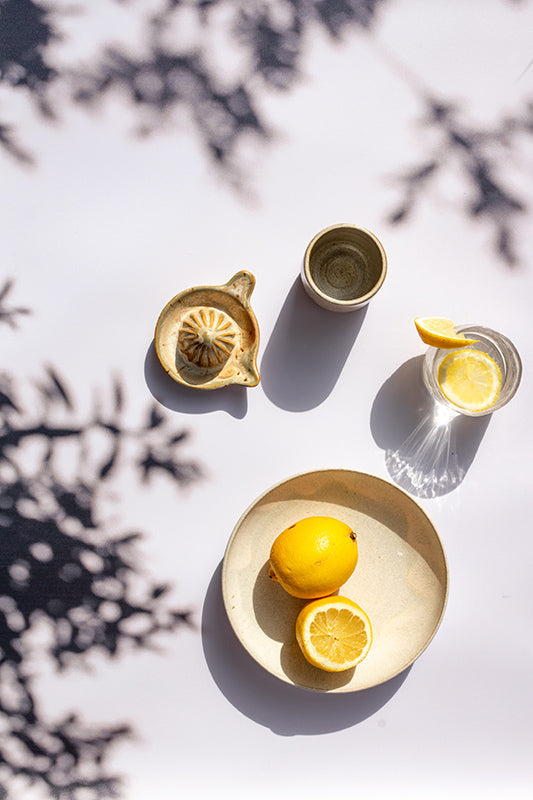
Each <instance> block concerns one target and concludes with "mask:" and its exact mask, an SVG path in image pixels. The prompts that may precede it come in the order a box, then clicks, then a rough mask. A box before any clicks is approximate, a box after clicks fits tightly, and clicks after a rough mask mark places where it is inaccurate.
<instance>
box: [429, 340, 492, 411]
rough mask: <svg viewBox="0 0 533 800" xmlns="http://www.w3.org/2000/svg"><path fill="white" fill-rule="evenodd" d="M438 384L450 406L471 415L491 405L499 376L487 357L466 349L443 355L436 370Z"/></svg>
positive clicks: (477, 351)
mask: <svg viewBox="0 0 533 800" xmlns="http://www.w3.org/2000/svg"><path fill="white" fill-rule="evenodd" d="M438 383H439V387H440V390H441V392H442V394H443V395H444V397H446V398H447V399H448V400H449V401H450V402H451V403H453V404H454V405H456V406H458V407H459V408H462V409H464V410H466V411H471V412H474V413H475V412H479V411H486V410H487V408H490V407H491V406H492V405H494V403H495V402H496V400H497V399H498V395H499V393H500V389H501V386H502V374H501V372H500V368H499V366H498V365H497V363H496V362H495V361H494V359H493V358H492V357H491V356H489V355H487V353H483V352H482V351H481V350H474V349H473V348H470V347H468V348H466V349H464V350H456V351H454V352H453V353H450V354H449V355H447V356H446V358H445V359H444V360H443V362H442V363H441V365H440V367H439V372H438Z"/></svg>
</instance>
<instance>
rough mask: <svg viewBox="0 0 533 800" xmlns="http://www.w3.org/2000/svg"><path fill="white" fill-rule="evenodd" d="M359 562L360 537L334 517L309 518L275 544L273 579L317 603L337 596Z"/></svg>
mask: <svg viewBox="0 0 533 800" xmlns="http://www.w3.org/2000/svg"><path fill="white" fill-rule="evenodd" d="M357 560H358V548H357V536H356V534H355V533H354V531H353V530H352V529H351V528H350V526H349V525H347V524H346V523H345V522H341V520H338V519H335V518H334V517H326V516H314V517H306V518H305V519H301V520H299V521H298V522H296V523H295V524H294V525H290V526H289V527H288V528H286V529H285V530H284V531H282V532H281V533H280V534H279V535H278V536H277V537H276V539H275V540H274V543H273V544H272V548H271V550H270V572H269V577H270V578H271V579H272V580H275V581H278V582H279V583H280V584H281V586H282V587H283V588H284V589H285V591H286V592H288V593H289V594H290V595H292V596H293V597H300V598H303V599H308V600H310V599H313V598H316V597H324V596H326V595H329V594H333V592H336V591H337V590H338V589H339V588H340V587H341V586H342V585H343V584H344V583H346V581H347V580H348V578H349V577H350V575H351V574H352V572H353V571H354V569H355V567H356V565H357Z"/></svg>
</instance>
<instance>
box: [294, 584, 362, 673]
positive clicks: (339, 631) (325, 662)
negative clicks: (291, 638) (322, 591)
mask: <svg viewBox="0 0 533 800" xmlns="http://www.w3.org/2000/svg"><path fill="white" fill-rule="evenodd" d="M372 639H373V634H372V625H371V623H370V619H369V617H368V615H367V613H366V612H365V611H363V609H362V608H361V606H359V605H358V604H357V603H355V602H354V601H353V600H350V599H349V598H348V597H342V596H336V597H323V598H320V599H318V600H313V601H312V602H311V603H308V604H307V605H305V606H304V607H303V608H302V610H301V611H300V613H299V614H298V618H297V620H296V640H297V642H298V644H299V646H300V649H301V651H302V654H303V656H304V658H305V659H306V660H307V661H309V663H310V664H312V665H313V666H315V667H318V668H319V669H323V670H325V671H326V672H342V671H344V670H346V669H351V668H353V667H355V666H357V664H360V663H361V661H362V660H363V659H364V658H366V656H367V655H368V651H369V650H370V646H371V644H372Z"/></svg>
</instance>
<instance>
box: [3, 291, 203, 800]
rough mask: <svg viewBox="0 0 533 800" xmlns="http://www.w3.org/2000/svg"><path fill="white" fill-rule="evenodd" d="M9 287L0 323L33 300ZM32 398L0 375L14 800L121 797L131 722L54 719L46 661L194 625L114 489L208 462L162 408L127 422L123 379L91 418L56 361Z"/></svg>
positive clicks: (182, 479) (8, 738) (127, 649)
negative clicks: (128, 478)
mask: <svg viewBox="0 0 533 800" xmlns="http://www.w3.org/2000/svg"><path fill="white" fill-rule="evenodd" d="M8 285H9V286H10V285H11V284H8ZM6 294H7V293H6V292H5V291H4V292H3V293H1V294H0V321H4V322H5V323H7V324H14V319H15V318H16V316H17V314H18V313H23V312H25V311H26V310H25V309H7V308H6V305H5V297H6ZM31 395H32V396H31V397H30V398H29V399H27V398H26V392H25V391H23V389H22V386H21V381H20V380H19V379H15V378H14V377H13V376H12V375H9V374H7V373H2V374H1V375H0V721H1V725H2V732H3V737H2V743H1V744H0V775H1V776H2V778H3V782H4V788H3V790H2V791H3V793H2V797H3V798H6V800H9V798H11V797H13V798H16V797H17V794H16V792H17V789H16V787H18V786H20V785H26V786H29V785H35V784H39V785H40V786H41V787H42V788H44V789H45V790H46V791H47V793H48V794H49V796H50V797H51V798H54V800H77V799H78V798H81V797H82V796H83V798H84V799H85V798H87V800H102V798H107V797H109V798H111V797H113V798H114V797H118V796H119V795H120V786H121V781H120V779H119V778H118V777H117V776H115V775H113V774H111V773H110V771H109V769H108V767H107V760H108V758H109V754H110V750H111V747H112V745H113V744H114V743H115V742H117V741H119V740H120V739H122V738H124V737H125V736H128V735H129V734H130V733H131V728H130V726H129V725H128V724H126V723H123V722H120V723H117V724H116V725H112V726H105V727H104V726H94V725H88V724H87V723H86V722H84V721H83V720H82V719H81V717H80V716H79V714H77V713H75V712H73V713H69V714H67V715H66V716H65V717H64V718H62V719H59V720H50V719H49V718H48V716H47V715H45V713H44V712H43V710H42V708H41V704H40V701H39V696H38V692H37V690H36V682H35V678H36V677H37V672H38V664H39V662H42V661H43V660H46V661H48V662H49V663H52V664H53V665H55V668H56V669H57V670H58V671H64V670H66V669H68V668H69V667H71V666H72V665H74V664H76V663H80V662H83V661H84V660H86V659H87V658H88V656H89V655H90V654H91V653H93V652H98V653H101V654H103V655H105V656H107V657H109V658H111V659H113V660H117V659H119V658H120V657H121V656H122V655H126V654H128V653H131V652H132V651H135V650H138V649H147V648H151V649H154V648H156V647H157V643H158V641H159V638H160V636H161V635H163V634H172V633H174V632H175V631H176V630H177V629H178V628H180V627H182V626H184V625H187V626H191V625H193V620H192V615H191V611H190V610H187V609H180V608H176V607H174V606H173V604H172V602H171V600H170V593H171V585H170V584H168V583H165V582H158V581H154V579H153V578H151V577H150V576H149V575H147V574H146V573H145V571H144V570H143V569H142V567H141V556H140V552H139V545H140V543H141V540H142V539H143V534H142V533H141V532H139V531H138V530H125V531H122V532H117V531H116V522H114V521H113V522H111V520H110V516H109V511H107V512H106V496H107V494H108V493H109V489H110V487H111V486H112V485H113V481H114V479H115V478H117V477H118V476H121V475H123V473H124V470H125V469H127V468H128V467H130V466H132V467H133V470H134V473H135V474H136V475H137V478H138V480H139V481H140V483H141V484H147V483H149V482H150V481H151V480H152V479H153V478H155V477H157V476H159V475H165V476H166V477H167V478H170V479H171V480H172V482H174V483H175V484H176V485H178V486H185V485H189V484H190V483H192V482H194V481H196V480H198V479H199V478H200V476H201V470H200V467H199V466H198V465H197V464H196V463H194V462H191V461H188V460H185V459H182V458H181V457H180V447H181V445H182V443H183V442H184V440H185V438H186V435H187V434H186V432H185V431H176V430H174V428H173V426H172V425H171V424H169V421H168V419H167V417H166V416H165V415H164V414H163V413H162V412H161V410H160V408H159V406H158V404H156V403H153V404H152V405H151V406H149V408H148V409H147V410H146V414H145V417H144V419H142V420H141V421H140V423H139V424H138V425H136V426H134V427H131V426H128V425H126V424H125V422H124V417H125V405H126V399H125V390H124V387H123V385H122V383H121V381H120V380H118V379H115V380H114V381H113V382H112V386H111V391H110V393H109V397H108V398H107V400H106V401H105V402H103V401H101V400H99V401H98V402H96V403H95V405H94V408H93V410H92V413H90V414H89V415H87V416H85V417H84V418H80V414H79V413H78V412H77V410H76V402H75V398H74V396H73V394H72V392H71V390H70V388H69V387H68V386H67V384H66V382H65V381H64V379H63V378H62V376H60V375H59V374H58V373H57V371H56V370H55V369H54V368H53V367H50V366H49V367H47V368H45V369H44V374H43V375H42V376H40V377H39V378H38V379H37V380H35V381H34V382H33V387H32V393H31ZM65 455H67V456H69V457H68V458H67V462H68V468H65V463H66V462H65ZM37 632H39V635H37V636H36V633H37ZM21 781H22V784H21ZM11 792H13V795H12V794H11ZM18 796H20V795H18Z"/></svg>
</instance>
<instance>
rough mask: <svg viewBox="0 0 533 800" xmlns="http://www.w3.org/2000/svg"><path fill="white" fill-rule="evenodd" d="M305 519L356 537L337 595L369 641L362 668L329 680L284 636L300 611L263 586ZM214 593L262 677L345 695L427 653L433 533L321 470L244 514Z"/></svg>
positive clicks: (406, 505) (371, 484)
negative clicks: (282, 540) (352, 607)
mask: <svg viewBox="0 0 533 800" xmlns="http://www.w3.org/2000/svg"><path fill="white" fill-rule="evenodd" d="M314 514H317V515H319V514H324V515H327V516H334V517H337V518H338V519H341V520H343V521H344V522H346V523H347V524H348V525H350V526H351V527H352V528H353V530H355V532H356V533H357V541H358V547H359V562H358V564H357V567H356V569H355V572H354V573H353V575H352V577H351V578H350V579H349V581H348V582H347V583H346V584H345V585H344V586H343V587H342V588H341V590H340V593H341V594H343V595H347V596H348V597H350V598H351V599H353V600H355V601H356V602H357V603H359V605H361V606H362V607H363V608H364V609H365V611H366V612H367V613H368V615H369V617H370V619H371V621H372V626H373V632H374V641H373V643H372V647H371V649H370V652H369V654H368V656H367V657H366V658H365V660H364V661H362V662H361V664H359V665H358V666H357V667H356V668H355V669H352V670H347V671H346V672H340V673H336V674H333V673H327V672H324V671H323V670H320V669H317V668H316V667H313V666H311V665H310V664H308V663H307V661H306V660H305V659H304V657H303V656H302V654H301V653H300V650H299V647H298V644H297V642H296V639H295V633H294V626H295V622H296V617H297V615H298V612H299V610H300V609H301V608H302V605H303V604H304V603H305V601H303V600H298V599H296V598H294V597H291V596H290V595H288V594H287V593H286V592H285V591H284V590H283V589H282V588H281V586H280V585H279V584H278V583H275V582H273V581H270V580H269V579H268V569H269V554H270V548H271V545H272V542H273V541H274V539H275V537H276V536H277V535H278V533H280V532H281V531H282V530H283V529H284V528H286V527H288V526H289V525H291V524H293V523H294V522H296V521H297V520H299V519H302V518H303V517H306V516H311V515H314ZM222 591H223V597H224V604H225V607H226V611H227V614H228V617H229V620H230V623H231V625H232V627H233V629H234V631H235V633H236V635H237V637H238V638H239V640H240V641H241V643H242V644H243V646H244V647H245V648H246V650H247V651H248V652H249V653H250V655H251V656H253V658H254V659H255V660H256V661H257V662H258V663H259V664H261V665H262V666H263V667H264V668H265V669H266V670H268V671H269V672H271V673H272V674H273V675H276V676H277V677H278V678H280V679H281V680H283V681H285V682H287V683H290V684H294V685H297V686H302V687H306V688H309V689H314V690H317V691H325V692H352V691H357V690H360V689H366V688H369V687H371V686H375V685H377V684H380V683H383V682H384V681H386V680H388V679H390V678H392V677H393V676H394V675H397V674H398V673H400V672H402V671H403V670H404V669H406V668H407V667H408V666H409V665H410V664H412V663H413V661H414V660H415V659H416V658H418V656H419V655H420V654H421V653H422V652H423V650H424V649H425V648H426V647H427V646H428V644H429V642H430V641H431V639H432V638H433V636H434V634H435V633H436V631H437V628H438V626H439V624H440V622H441V619H442V616H443V614H444V609H445V606H446V599H447V593H448V569H447V563H446V556H445V553H444V550H443V547H442V544H441V542H440V539H439V536H438V534H437V532H436V530H435V528H434V527H433V525H432V523H431V522H430V520H429V519H428V517H427V516H426V515H425V513H424V512H423V511H422V509H421V508H420V507H419V506H418V505H417V504H416V503H415V502H414V501H413V500H412V498H411V497H409V496H408V495H407V494H405V493H404V492H403V491H401V490H400V489H398V488H397V487H396V486H393V485H392V484H390V483H387V482H386V481H383V480H381V479H380V478H375V477H373V476H371V475H366V474H364V473H361V472H352V471H349V470H342V469H340V470H323V471H318V472H310V473H305V474H303V475H297V476H295V477H292V478H290V479H288V480H286V481H284V482H283V483H280V484H278V485H277V486H274V487H273V488H271V489H269V490H268V491H267V492H266V493H265V494H263V495H262V496H261V497H259V498H258V499H257V500H256V501H255V502H254V503H253V504H252V505H251V506H250V507H249V508H248V509H247V510H246V512H245V513H244V514H243V516H242V517H241V519H240V520H239V521H238V523H237V525H236V527H235V529H234V531H233V533H232V535H231V537H230V540H229V542H228V546H227V548H226V553H225V556H224V563H223V569H222Z"/></svg>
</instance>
